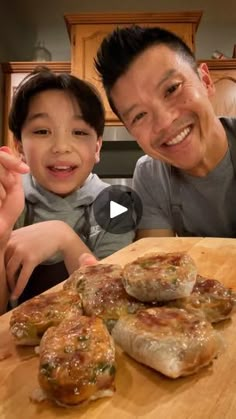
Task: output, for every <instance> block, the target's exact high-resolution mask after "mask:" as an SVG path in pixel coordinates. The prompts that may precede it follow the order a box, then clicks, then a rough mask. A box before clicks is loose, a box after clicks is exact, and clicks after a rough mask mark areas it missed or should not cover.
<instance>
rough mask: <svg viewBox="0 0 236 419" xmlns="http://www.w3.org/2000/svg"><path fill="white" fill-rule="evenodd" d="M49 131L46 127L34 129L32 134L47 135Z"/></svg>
mask: <svg viewBox="0 0 236 419" xmlns="http://www.w3.org/2000/svg"><path fill="white" fill-rule="evenodd" d="M48 133H49V130H48V129H36V130H34V134H38V135H47V134H48Z"/></svg>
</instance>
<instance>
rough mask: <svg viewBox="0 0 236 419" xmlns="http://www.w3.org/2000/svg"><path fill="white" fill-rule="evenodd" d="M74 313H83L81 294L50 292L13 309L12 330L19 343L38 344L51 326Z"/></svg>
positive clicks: (62, 291) (16, 341)
mask: <svg viewBox="0 0 236 419" xmlns="http://www.w3.org/2000/svg"><path fill="white" fill-rule="evenodd" d="M74 314H77V315H81V314H82V304H81V298H80V296H79V294H77V293H75V292H71V291H64V290H61V291H58V292H48V293H46V294H42V295H37V296H36V297H34V298H31V299H30V300H28V301H25V302H24V303H22V304H21V305H20V306H19V307H17V308H16V309H15V310H13V312H12V316H11V319H10V331H11V333H12V335H13V336H14V339H15V343H16V344H17V345H32V346H33V345H37V344H38V343H39V342H40V339H41V337H42V335H43V334H44V332H45V331H46V330H47V329H48V328H49V327H50V326H56V325H58V324H59V323H60V322H61V321H62V320H64V319H65V317H66V316H70V315H74Z"/></svg>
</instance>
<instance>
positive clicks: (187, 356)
mask: <svg viewBox="0 0 236 419" xmlns="http://www.w3.org/2000/svg"><path fill="white" fill-rule="evenodd" d="M112 336H113V337H114V340H115V342H116V343H117V344H118V345H119V346H120V347H121V348H122V349H123V350H124V351H125V352H126V353H127V354H129V355H130V356H131V357H132V358H134V359H135V360H136V361H138V362H141V363H142V364H145V365H147V366H149V367H151V368H154V369H155V370H157V371H159V372H161V373H162V374H164V375H166V376H168V377H171V378H177V377H180V376H185V375H189V374H193V373H195V372H197V371H198V370H199V369H200V368H202V367H204V366H205V365H208V364H209V363H210V362H211V361H212V360H213V359H214V358H215V357H216V356H217V355H218V354H219V352H220V351H221V349H222V340H221V337H220V335H219V334H218V332H217V331H216V330H214V328H213V327H212V326H211V324H210V323H209V322H207V321H206V320H205V319H202V318H201V317H198V316H196V315H194V314H192V313H189V312H187V311H185V310H182V309H178V308H167V307H153V308H148V309H145V310H141V311H139V312H138V313H136V314H134V315H130V316H125V317H121V318H120V319H119V320H118V322H117V323H116V325H115V326H114V328H113V330H112Z"/></svg>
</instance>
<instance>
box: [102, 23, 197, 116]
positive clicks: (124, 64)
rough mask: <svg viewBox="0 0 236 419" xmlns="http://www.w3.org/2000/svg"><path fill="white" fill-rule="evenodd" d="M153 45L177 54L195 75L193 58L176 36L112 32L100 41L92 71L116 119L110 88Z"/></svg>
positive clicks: (144, 30)
mask: <svg viewBox="0 0 236 419" xmlns="http://www.w3.org/2000/svg"><path fill="white" fill-rule="evenodd" d="M154 45H164V46H167V47H168V48H170V49H172V50H173V51H175V52H176V53H178V54H180V55H181V56H182V57H183V58H184V59H186V61H188V62H189V64H190V65H191V67H192V68H193V69H194V71H196V72H197V63H196V60H195V57H194V54H193V53H192V51H191V49H190V48H189V47H188V46H187V45H186V44H185V42H184V41H183V40H182V39H181V38H180V37H179V36H177V35H176V34H174V33H172V32H170V31H168V30H166V29H163V28H160V27H141V26H137V25H132V26H129V27H125V28H119V27H118V28H116V29H115V30H114V31H113V32H112V33H111V34H109V35H108V36H107V37H106V38H104V40H103V41H102V43H101V45H100V48H99V50H98V52H97V57H96V58H95V68H96V70H97V72H98V75H99V76H100V78H101V80H102V83H103V86H104V89H105V91H106V94H107V97H108V100H109V103H110V106H111V108H112V110H113V111H114V112H115V113H116V114H117V115H118V112H117V110H116V108H115V106H114V103H113V101H112V99H111V90H112V87H113V86H114V84H115V83H116V81H117V80H118V79H119V78H120V77H121V76H122V75H123V74H125V72H126V71H127V70H128V68H129V67H130V65H131V64H132V63H133V61H134V60H135V58H137V57H138V56H139V55H140V54H141V53H142V52H144V51H145V50H146V49H148V48H150V47H152V46H154ZM118 116H119V115H118Z"/></svg>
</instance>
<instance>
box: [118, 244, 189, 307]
mask: <svg viewBox="0 0 236 419" xmlns="http://www.w3.org/2000/svg"><path fill="white" fill-rule="evenodd" d="M196 277H197V268H196V265H195V263H194V261H193V259H192V258H191V256H190V255H188V254H187V253H185V252H174V253H150V254H146V255H144V256H142V257H139V258H138V259H136V260H134V261H133V262H131V263H128V264H127V265H126V266H125V267H124V280H123V283H124V287H125V289H126V291H127V293H128V294H130V295H132V296H133V297H135V298H137V299H138V300H140V301H169V300H174V299H176V298H182V297H186V296H188V295H190V294H191V292H192V289H193V286H194V284H195V281H196Z"/></svg>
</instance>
